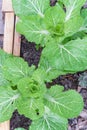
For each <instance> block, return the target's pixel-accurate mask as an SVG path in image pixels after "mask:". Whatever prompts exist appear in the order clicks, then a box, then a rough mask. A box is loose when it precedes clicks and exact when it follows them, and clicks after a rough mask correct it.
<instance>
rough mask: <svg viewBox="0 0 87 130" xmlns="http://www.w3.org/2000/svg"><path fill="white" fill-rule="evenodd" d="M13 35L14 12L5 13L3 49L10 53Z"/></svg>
mask: <svg viewBox="0 0 87 130" xmlns="http://www.w3.org/2000/svg"><path fill="white" fill-rule="evenodd" d="M13 35H14V13H5V27H4V40H3V49H4V51H6V52H8V53H12V50H13Z"/></svg>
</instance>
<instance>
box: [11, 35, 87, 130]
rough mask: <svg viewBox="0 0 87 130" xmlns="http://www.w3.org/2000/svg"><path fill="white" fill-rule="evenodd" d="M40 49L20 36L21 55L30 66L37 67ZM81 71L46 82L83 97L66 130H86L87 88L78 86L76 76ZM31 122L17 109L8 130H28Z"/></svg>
mask: <svg viewBox="0 0 87 130" xmlns="http://www.w3.org/2000/svg"><path fill="white" fill-rule="evenodd" d="M42 49H43V48H39V49H36V47H35V44H34V43H30V42H28V41H27V40H26V39H25V38H24V37H23V36H22V43H21V57H23V58H24V59H25V61H27V62H28V64H29V65H30V66H31V65H35V66H36V67H38V63H39V60H40V56H41V52H42ZM81 73H83V72H79V73H76V74H67V75H64V76H60V77H58V78H56V79H54V80H53V81H52V83H47V87H48V88H49V87H50V86H51V85H55V84H60V85H63V86H64V88H65V90H68V89H74V90H76V91H78V92H79V93H80V94H81V95H82V97H83V100H84V110H83V111H82V113H81V114H80V115H79V116H78V117H77V118H74V119H69V128H68V130H87V88H83V87H79V85H78V78H79V76H80V74H81ZM78 107H79V106H78ZM31 123H32V121H31V120H30V119H28V118H26V117H24V116H23V115H20V114H19V113H18V112H17V111H15V112H14V113H13V116H12V118H11V123H10V130H14V129H15V128H17V127H23V128H25V129H26V130H28V127H29V126H30V125H31Z"/></svg>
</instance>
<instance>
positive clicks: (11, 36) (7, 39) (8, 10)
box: [0, 0, 21, 130]
mask: <svg viewBox="0 0 87 130" xmlns="http://www.w3.org/2000/svg"><path fill="white" fill-rule="evenodd" d="M2 13H3V15H4V39H3V50H4V51H6V52H7V53H10V54H13V55H15V56H20V43H21V37H20V35H19V34H18V33H17V32H16V30H15V25H16V22H17V20H18V18H17V17H16V16H15V15H14V11H13V8H12V1H11V0H3V2H2ZM0 130H10V121H6V122H4V123H1V124H0Z"/></svg>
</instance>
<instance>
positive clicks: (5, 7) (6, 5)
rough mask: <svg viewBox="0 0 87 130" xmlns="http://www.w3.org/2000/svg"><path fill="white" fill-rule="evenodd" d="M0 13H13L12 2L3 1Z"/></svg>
mask: <svg viewBox="0 0 87 130" xmlns="http://www.w3.org/2000/svg"><path fill="white" fill-rule="evenodd" d="M2 11H3V12H13V8H12V0H3V2H2Z"/></svg>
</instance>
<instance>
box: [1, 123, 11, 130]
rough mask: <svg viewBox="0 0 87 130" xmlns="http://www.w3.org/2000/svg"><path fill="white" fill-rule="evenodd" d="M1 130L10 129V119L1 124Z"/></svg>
mask: <svg viewBox="0 0 87 130" xmlns="http://www.w3.org/2000/svg"><path fill="white" fill-rule="evenodd" d="M0 130H10V121H6V122H4V123H1V124H0Z"/></svg>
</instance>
